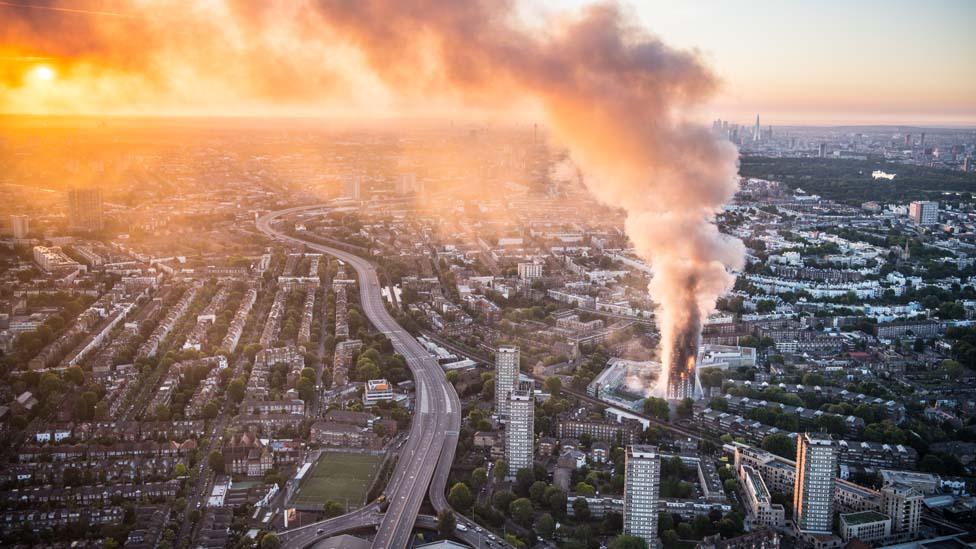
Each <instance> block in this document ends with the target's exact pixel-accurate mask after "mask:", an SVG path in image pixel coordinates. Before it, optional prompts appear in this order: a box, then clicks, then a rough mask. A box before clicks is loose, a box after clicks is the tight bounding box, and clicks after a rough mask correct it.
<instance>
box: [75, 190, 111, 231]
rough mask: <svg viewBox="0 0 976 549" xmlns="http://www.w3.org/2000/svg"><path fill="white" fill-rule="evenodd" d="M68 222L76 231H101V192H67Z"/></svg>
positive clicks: (102, 224)
mask: <svg viewBox="0 0 976 549" xmlns="http://www.w3.org/2000/svg"><path fill="white" fill-rule="evenodd" d="M68 220H69V222H70V224H71V226H72V227H73V228H76V229H83V230H86V231H100V230H102V228H103V227H104V226H105V222H104V220H103V219H102V191H101V190H99V189H72V190H71V191H68Z"/></svg>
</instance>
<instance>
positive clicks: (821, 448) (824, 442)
mask: <svg viewBox="0 0 976 549" xmlns="http://www.w3.org/2000/svg"><path fill="white" fill-rule="evenodd" d="M836 475H837V445H836V444H835V443H834V441H833V440H830V439H829V438H815V437H814V436H813V435H811V434H810V433H803V434H802V435H800V436H798V437H797V439H796V480H795V482H794V485H793V509H794V516H795V521H796V528H797V529H798V530H799V531H800V532H803V533H809V534H830V533H831V531H832V528H831V526H832V524H833V518H834V478H835V476H836Z"/></svg>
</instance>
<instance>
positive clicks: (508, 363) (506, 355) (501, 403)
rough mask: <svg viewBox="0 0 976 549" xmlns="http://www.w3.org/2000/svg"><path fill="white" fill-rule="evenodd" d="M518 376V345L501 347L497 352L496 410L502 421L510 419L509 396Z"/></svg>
mask: <svg viewBox="0 0 976 549" xmlns="http://www.w3.org/2000/svg"><path fill="white" fill-rule="evenodd" d="M518 378H519V349H518V347H499V348H498V351H497V352H496V353H495V412H496V413H497V414H498V417H499V418H500V419H501V420H502V421H507V420H508V397H509V395H510V394H511V392H512V391H514V390H515V387H516V385H517V384H518Z"/></svg>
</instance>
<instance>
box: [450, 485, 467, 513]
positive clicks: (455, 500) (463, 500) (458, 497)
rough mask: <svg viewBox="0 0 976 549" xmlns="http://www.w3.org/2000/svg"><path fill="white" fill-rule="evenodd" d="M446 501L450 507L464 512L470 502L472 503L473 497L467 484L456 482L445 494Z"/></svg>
mask: <svg viewBox="0 0 976 549" xmlns="http://www.w3.org/2000/svg"><path fill="white" fill-rule="evenodd" d="M447 501H448V503H450V504H451V507H453V508H455V509H457V510H458V511H460V512H462V513H464V512H466V511H468V509H470V508H471V504H472V503H474V497H473V496H472V495H471V490H470V489H469V488H468V485H467V484H465V483H463V482H458V483H456V484H455V485H454V486H451V491H450V493H449V494H448V495H447Z"/></svg>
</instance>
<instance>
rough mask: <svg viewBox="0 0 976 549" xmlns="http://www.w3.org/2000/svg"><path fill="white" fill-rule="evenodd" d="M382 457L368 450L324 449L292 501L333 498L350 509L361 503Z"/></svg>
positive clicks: (318, 500) (322, 500)
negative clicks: (356, 451)
mask: <svg viewBox="0 0 976 549" xmlns="http://www.w3.org/2000/svg"><path fill="white" fill-rule="evenodd" d="M381 461H382V458H381V457H379V456H371V455H367V454H352V453H345V452H323V453H322V455H321V456H320V457H319V460H318V462H316V463H315V466H313V467H312V469H311V470H309V471H308V473H306V475H305V479H304V480H303V481H302V484H301V487H300V488H299V489H298V493H297V494H296V495H295V498H294V500H293V502H294V503H304V504H309V503H313V504H314V503H321V504H324V503H325V502H327V501H329V500H333V501H336V502H338V503H340V504H342V505H343V506H347V509H355V508H358V507H361V506H362V505H363V504H364V503H365V500H366V491H367V490H369V485H370V483H371V482H372V480H373V476H374V475H376V471H377V469H379V466H380V462H381Z"/></svg>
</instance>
